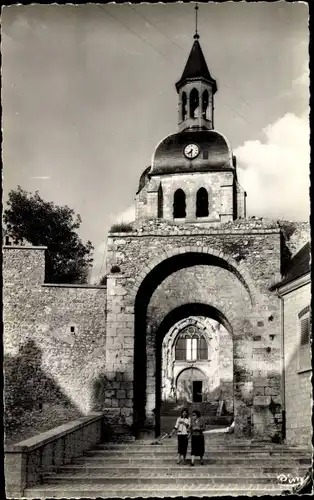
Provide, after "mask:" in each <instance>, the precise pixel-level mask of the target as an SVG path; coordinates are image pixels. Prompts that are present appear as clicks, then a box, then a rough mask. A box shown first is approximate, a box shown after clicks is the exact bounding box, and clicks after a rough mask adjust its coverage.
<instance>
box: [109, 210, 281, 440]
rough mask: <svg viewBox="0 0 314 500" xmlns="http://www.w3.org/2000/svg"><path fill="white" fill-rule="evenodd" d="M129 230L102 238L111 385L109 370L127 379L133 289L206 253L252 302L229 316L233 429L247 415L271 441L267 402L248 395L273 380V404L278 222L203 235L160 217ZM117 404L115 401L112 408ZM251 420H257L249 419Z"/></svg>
mask: <svg viewBox="0 0 314 500" xmlns="http://www.w3.org/2000/svg"><path fill="white" fill-rule="evenodd" d="M132 226H133V230H134V231H133V233H125V234H111V235H110V237H109V239H108V268H110V266H111V265H114V264H117V265H119V267H120V269H121V273H120V274H118V275H117V274H116V275H114V276H113V275H112V276H109V277H108V323H107V326H108V329H107V340H108V343H107V358H106V360H107V361H106V362H107V363H108V366H107V367H108V370H110V373H111V376H112V380H114V378H115V373H117V372H120V371H122V370H124V377H126V379H127V380H128V382H130V381H132V380H133V365H134V363H133V348H134V320H135V318H134V311H135V310H134V305H135V298H136V294H137V290H138V288H139V286H140V285H141V283H142V282H143V280H144V279H145V277H146V276H148V275H149V274H150V273H151V272H152V270H153V269H154V268H155V267H156V266H158V264H159V263H160V262H165V261H167V259H169V258H170V257H172V256H175V255H179V254H181V253H182V254H187V255H190V254H191V253H193V254H197V253H200V254H206V253H207V254H208V255H210V254H212V253H214V255H216V256H220V257H221V258H223V259H224V261H225V262H229V264H230V265H233V266H234V269H235V274H236V275H237V277H238V278H239V276H240V278H239V279H240V280H241V276H243V277H244V282H243V285H244V286H246V285H248V288H249V291H250V296H251V301H252V309H250V308H249V307H247V306H243V307H242V308H241V315H239V314H240V313H239V314H235V315H234V316H233V319H232V326H233V329H234V332H235V333H234V337H233V340H234V363H235V372H234V383H235V384H234V395H235V413H236V415H237V419H238V420H237V424H238V425H239V429H240V430H239V432H245V430H247V429H248V428H249V427H250V424H249V419H250V418H251V419H253V420H254V419H255V422H254V426H253V430H254V434H255V435H262V436H263V437H265V435H266V437H269V438H270V437H273V436H274V434H276V433H277V431H278V428H277V427H278V426H277V424H276V422H275V416H274V413H273V412H272V410H269V407H271V408H272V406H271V405H272V404H273V403H272V398H269V396H266V395H265V394H264V395H263V396H259V397H258V396H253V394H254V391H256V389H257V387H258V383H259V382H260V380H261V379H263V381H266V384H267V387H268V386H271V384H272V383H273V382H271V380H273V379H274V377H277V380H276V384H274V385H276V396H275V395H274V397H277V400H278V401H279V400H280V388H279V387H278V379H279V380H280V314H279V299H278V297H276V295H275V294H273V293H272V292H270V291H269V286H270V285H271V284H272V282H273V280H274V275H275V276H276V275H277V277H278V275H279V273H280V234H279V228H278V225H277V224H276V223H274V222H273V221H268V220H263V219H255V218H254V219H253V218H252V219H246V220H239V221H238V220H237V221H235V222H233V223H226V224H220V225H219V227H218V226H217V227H212V228H206V230H203V229H202V228H201V226H194V227H191V226H190V227H189V228H187V226H185V225H184V224H181V225H178V224H174V223H170V222H166V221H160V220H148V221H145V220H139V221H136V222H135V223H134V224H133V225H132ZM183 267H185V266H183ZM236 269H238V271H239V273H238V274H237V271H236ZM170 273H171V271H169V274H170ZM185 285H186V282H184V283H182V286H181V288H183V287H185ZM143 298H144V296H143ZM221 308H222V307H219V309H221ZM239 310H240V309H239ZM226 316H227V317H228V316H229V314H228V313H226ZM143 328H144V326H143ZM144 334H145V332H144ZM126 342H127V344H126ZM118 346H120V347H119V356H117V347H118ZM252 360H253V362H252ZM252 365H253V369H252ZM109 367H110V368H109ZM279 385H280V383H279ZM151 389H152V390H153V387H151ZM274 392H275V391H274ZM121 404H122V403H120V402H119V401H118V405H121ZM147 404H149V405H153V404H154V400H153V399H152V400H151V401H148V400H147ZM280 404H281V403H279V402H278V405H279V406H276V414H277V415H278V413H279V412H280V411H281V406H280ZM131 413H132V412H130V417H131ZM249 413H250V415H249ZM269 414H270V415H271V417H270V416H269ZM256 415H261V418H260V419H258V418H257V417H256V418H255V416H256ZM276 418H277V417H276ZM241 426H242V427H241Z"/></svg>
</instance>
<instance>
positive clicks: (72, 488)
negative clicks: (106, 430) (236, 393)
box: [24, 434, 311, 498]
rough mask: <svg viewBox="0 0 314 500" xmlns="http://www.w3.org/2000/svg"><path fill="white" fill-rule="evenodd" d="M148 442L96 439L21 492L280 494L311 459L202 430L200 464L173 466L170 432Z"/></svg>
mask: <svg viewBox="0 0 314 500" xmlns="http://www.w3.org/2000/svg"><path fill="white" fill-rule="evenodd" d="M152 442H153V441H152V440H145V441H144V440H142V441H133V442H132V443H131V442H129V443H104V444H100V445H98V446H97V447H96V448H94V449H92V450H90V451H88V452H86V453H85V455H84V456H83V457H81V458H79V459H76V460H75V461H74V462H73V463H72V464H69V465H65V466H62V467H59V468H49V470H43V471H42V484H38V485H36V486H33V487H31V488H27V489H26V490H25V492H24V497H27V498H84V497H85V498H86V497H87V498H96V497H101V498H114V497H120V498H121V497H122V498H123V497H131V498H132V497H133V498H135V497H157V498H163V497H169V496H182V497H189V496H194V497H202V496H207V497H211V496H224V495H233V496H237V495H248V496H252V495H279V494H281V493H282V491H284V490H291V489H292V487H293V486H294V485H295V484H296V481H297V479H296V478H298V477H303V476H304V475H305V474H306V472H307V470H308V468H309V466H310V464H311V458H310V452H309V450H307V449H304V448H300V447H287V446H285V445H275V444H269V443H268V444H266V443H264V444H263V443H254V442H251V441H250V440H245V439H236V438H235V437H234V436H233V435H226V434H225V435H224V434H207V435H206V437H205V442H206V453H205V457H204V465H200V463H199V461H198V460H196V461H195V467H191V466H190V460H187V464H185V465H184V464H181V465H177V463H176V460H177V455H176V452H177V447H176V446H177V445H176V438H175V437H174V436H173V437H172V438H171V439H167V438H166V439H164V440H163V441H161V443H162V444H160V445H152ZM280 476H281V480H280ZM285 478H286V481H284V482H282V479H285ZM289 479H290V483H289ZM291 480H292V482H291Z"/></svg>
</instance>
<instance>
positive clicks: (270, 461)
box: [76, 454, 311, 467]
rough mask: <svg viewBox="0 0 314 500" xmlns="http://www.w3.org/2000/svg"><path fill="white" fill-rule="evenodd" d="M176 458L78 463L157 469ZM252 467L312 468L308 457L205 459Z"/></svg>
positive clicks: (96, 459) (90, 458)
mask: <svg viewBox="0 0 314 500" xmlns="http://www.w3.org/2000/svg"><path fill="white" fill-rule="evenodd" d="M175 458H176V456H175V455H171V456H170V455H169V456H166V457H162V458H160V457H159V458H150V459H149V462H148V460H147V457H146V455H144V456H140V457H132V458H128V457H126V456H124V455H122V454H121V456H120V457H116V456H113V457H111V458H110V460H108V457H104V456H103V457H102V456H101V455H98V456H93V455H91V456H88V457H81V458H77V459H76V462H77V463H86V464H94V465H95V463H97V464H98V465H103V464H111V465H117V466H118V465H120V466H122V465H126V464H129V465H130V464H131V465H133V466H136V465H138V466H142V464H144V465H145V464H146V465H147V463H149V465H150V466H153V467H155V466H156V465H160V466H162V465H165V466H166V465H168V466H169V467H170V466H173V464H174V461H175ZM248 463H249V464H251V465H256V466H260V467H266V466H267V465H268V466H271V465H274V464H275V465H277V466H278V467H290V466H291V467H294V466H295V465H304V466H310V465H311V458H309V457H308V458H306V457H301V458H294V457H291V456H287V457H284V458H280V460H278V457H268V458H251V457H250V458H249V459H248V458H247V457H240V458H239V457H237V456H229V457H220V458H207V457H206V456H205V459H204V464H205V465H215V464H216V465H227V464H228V465H232V466H234V465H237V464H239V465H240V464H241V465H242V464H243V466H245V467H246V466H247V464H248Z"/></svg>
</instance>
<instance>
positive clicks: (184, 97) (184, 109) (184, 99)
mask: <svg viewBox="0 0 314 500" xmlns="http://www.w3.org/2000/svg"><path fill="white" fill-rule="evenodd" d="M186 105H187V97H186V93H185V92H182V110H181V111H182V113H181V117H182V121H183V120H185V119H186V115H187V114H188V111H187V109H186Z"/></svg>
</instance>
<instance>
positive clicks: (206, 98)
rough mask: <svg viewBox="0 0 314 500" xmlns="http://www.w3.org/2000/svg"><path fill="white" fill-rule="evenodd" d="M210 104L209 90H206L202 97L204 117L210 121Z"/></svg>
mask: <svg viewBox="0 0 314 500" xmlns="http://www.w3.org/2000/svg"><path fill="white" fill-rule="evenodd" d="M208 102H209V95H208V90H204V92H203V96H202V117H203V118H205V119H208Z"/></svg>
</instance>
